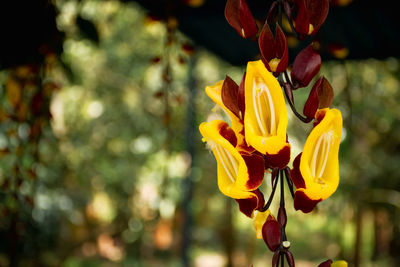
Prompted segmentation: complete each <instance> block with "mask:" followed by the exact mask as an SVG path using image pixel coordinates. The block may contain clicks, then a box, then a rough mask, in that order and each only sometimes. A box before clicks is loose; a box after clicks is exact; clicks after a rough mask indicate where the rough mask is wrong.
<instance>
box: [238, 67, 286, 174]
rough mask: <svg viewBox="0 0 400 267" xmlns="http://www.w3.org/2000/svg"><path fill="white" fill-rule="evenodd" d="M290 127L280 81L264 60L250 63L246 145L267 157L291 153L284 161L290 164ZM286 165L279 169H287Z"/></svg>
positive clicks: (246, 98) (246, 83)
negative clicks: (288, 135)
mask: <svg viewBox="0 0 400 267" xmlns="http://www.w3.org/2000/svg"><path fill="white" fill-rule="evenodd" d="M287 124H288V116H287V110H286V105H285V99H284V96H283V93H282V89H281V87H280V85H279V83H278V81H277V80H276V78H275V77H274V76H273V75H272V74H271V73H270V72H268V70H267V69H266V68H265V66H264V64H263V62H262V61H261V60H259V61H253V62H249V63H248V64H247V74H246V80H245V114H244V125H245V133H246V141H247V143H248V144H249V145H251V146H252V147H254V148H255V149H256V150H257V151H259V152H261V153H262V154H266V155H267V156H268V155H278V154H279V153H281V152H282V151H285V152H286V153H285V154H288V153H287V151H289V155H285V160H286V161H289V159H288V158H289V157H290V145H289V144H288V143H287V142H286V128H287ZM267 159H268V157H267ZM285 160H284V161H285ZM286 164H287V162H286ZM286 164H280V165H284V166H281V167H285V166H286ZM274 165H276V164H274ZM273 167H276V166H273Z"/></svg>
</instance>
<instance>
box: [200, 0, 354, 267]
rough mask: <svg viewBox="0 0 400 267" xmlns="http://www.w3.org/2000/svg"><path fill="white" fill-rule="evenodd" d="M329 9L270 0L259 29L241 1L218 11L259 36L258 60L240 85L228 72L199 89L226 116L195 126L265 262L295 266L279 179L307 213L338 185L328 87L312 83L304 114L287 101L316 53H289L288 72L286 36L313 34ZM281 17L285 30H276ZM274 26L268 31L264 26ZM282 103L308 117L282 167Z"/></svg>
mask: <svg viewBox="0 0 400 267" xmlns="http://www.w3.org/2000/svg"><path fill="white" fill-rule="evenodd" d="M328 10H329V0H294V1H289V0H276V1H273V2H272V3H271V6H270V10H269V11H268V15H267V19H266V21H265V24H264V26H263V27H262V29H261V30H257V24H256V23H255V19H254V17H253V15H252V13H251V10H250V9H249V7H248V6H247V3H246V1H245V0H228V1H227V3H226V8H225V16H226V19H227V21H228V23H229V24H230V25H231V26H232V27H233V28H234V29H235V30H236V31H237V32H238V34H239V35H240V36H241V37H242V38H249V39H251V40H253V41H257V40H258V44H259V48H260V54H261V60H258V61H253V62H248V64H247V69H246V72H245V73H244V75H243V79H242V81H241V83H240V85H237V84H236V83H235V82H234V81H233V80H232V79H231V78H230V77H229V76H227V77H226V78H225V80H224V81H220V82H218V83H217V84H215V85H214V86H208V87H206V93H207V95H208V96H209V97H210V98H211V99H212V100H213V101H214V102H215V103H216V104H217V105H219V106H220V107H221V108H222V109H223V110H224V111H225V112H226V114H227V115H228V116H229V117H230V119H231V124H228V123H227V122H224V121H221V120H214V121H210V122H203V123H202V124H201V125H200V132H201V134H202V135H203V141H204V142H207V143H208V145H209V147H210V148H211V150H212V151H213V153H214V156H215V158H216V160H217V168H218V186H219V189H220V191H221V192H222V193H223V194H225V195H226V196H228V197H231V198H234V199H235V200H236V201H237V202H238V204H239V209H240V211H241V212H242V213H244V214H245V215H246V216H248V217H250V218H253V217H255V219H254V226H255V228H256V231H257V238H259V239H261V238H263V239H264V242H265V244H266V245H267V247H268V249H269V250H271V252H273V257H272V266H274V267H275V266H279V265H280V266H285V262H287V264H288V266H290V267H292V266H293V267H294V266H295V260H294V257H293V254H292V253H291V251H290V247H291V242H290V241H289V240H288V237H287V235H286V225H287V220H288V218H287V215H286V206H285V204H286V203H285V183H286V185H287V186H288V189H289V193H290V195H291V196H292V198H293V204H294V208H295V209H296V210H301V211H302V212H304V213H309V212H311V211H312V210H313V209H314V207H315V206H316V205H317V204H318V203H319V202H321V201H323V200H325V199H327V198H329V197H330V196H331V195H332V194H333V193H334V192H335V191H336V189H337V187H338V184H339V160H338V153H339V146H340V139H341V131H342V116H341V113H340V111H339V110H337V109H335V108H330V106H331V104H332V100H333V89H332V87H331V85H330V83H329V82H328V80H327V79H326V78H325V77H323V76H321V77H320V78H319V79H317V81H315V83H314V84H313V86H312V88H311V90H310V93H309V97H308V99H307V101H306V103H305V105H304V109H303V115H302V114H300V112H298V111H297V109H296V107H295V105H294V94H293V91H295V90H297V89H299V88H305V87H307V86H308V85H309V84H310V82H311V81H312V80H313V79H314V78H315V76H316V75H317V73H318V72H319V70H320V67H321V57H320V55H319V54H318V51H317V50H316V49H315V48H314V45H313V43H311V44H309V45H308V46H306V48H304V49H303V50H302V51H301V52H300V53H299V54H298V55H297V56H296V58H295V60H294V62H293V64H292V67H291V71H290V75H289V73H288V71H287V69H288V67H289V62H288V47H287V42H286V35H287V34H291V35H293V36H295V37H296V38H298V39H299V40H303V39H304V38H305V37H306V36H307V35H310V36H314V35H315V34H316V32H317V31H318V30H319V29H320V27H321V26H322V24H323V22H324V21H325V18H326V16H327V14H328ZM283 15H285V16H286V18H287V19H288V22H289V25H290V27H291V29H292V30H291V32H288V33H286V34H285V33H284V31H283V30H282V28H283V27H282V18H283ZM271 25H275V35H274V33H273V32H272V31H271ZM285 100H286V102H287V103H288V104H289V106H290V108H291V110H292V112H293V113H294V115H295V116H296V117H297V118H298V119H299V120H300V121H301V122H304V123H309V122H313V126H314V128H313V129H312V131H311V133H310V135H309V137H308V138H307V141H306V143H305V145H304V150H303V152H302V153H300V154H299V155H298V156H297V157H296V158H295V159H294V161H293V167H292V168H290V167H289V166H288V164H289V161H290V158H291V155H290V152H291V145H290V142H289V139H288V136H287V133H286V128H287V124H288V115H287V108H286V104H285ZM265 172H267V173H270V174H271V176H270V177H271V187H272V190H271V193H270V194H269V196H268V198H267V199H266V201H265V199H264V195H263V193H262V192H261V190H260V189H259V187H260V185H261V183H262V181H263V179H264V174H265ZM278 183H279V185H280V189H279V190H280V200H279V208H278V212H277V215H276V217H275V216H274V215H273V214H272V213H271V211H270V210H269V208H270V205H271V203H272V202H273V200H274V197H275V193H276V191H277V188H278ZM319 266H321V267H329V266H341V267H345V266H347V263H346V262H344V261H338V262H332V260H327V261H324V262H323V263H321V264H320V265H319Z"/></svg>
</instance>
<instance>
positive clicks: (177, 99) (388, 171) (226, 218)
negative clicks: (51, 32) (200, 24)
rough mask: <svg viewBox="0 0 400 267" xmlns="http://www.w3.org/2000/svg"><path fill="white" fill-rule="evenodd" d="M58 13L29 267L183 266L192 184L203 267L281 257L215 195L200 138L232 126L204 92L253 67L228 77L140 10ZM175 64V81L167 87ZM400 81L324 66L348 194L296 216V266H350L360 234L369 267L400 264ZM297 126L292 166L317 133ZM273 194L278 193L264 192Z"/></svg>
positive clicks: (302, 94) (372, 68) (2, 225)
mask: <svg viewBox="0 0 400 267" xmlns="http://www.w3.org/2000/svg"><path fill="white" fill-rule="evenodd" d="M55 3H56V6H57V8H58V9H59V12H60V13H59V15H58V17H57V27H58V29H59V30H60V31H63V32H65V34H66V35H65V36H66V39H65V41H64V47H63V50H64V52H63V54H62V55H61V61H60V62H59V63H58V64H56V65H54V66H52V70H51V72H50V74H49V77H47V78H50V77H51V79H52V80H54V81H56V82H57V84H58V85H59V86H60V87H61V89H60V90H57V91H55V92H54V93H53V95H52V99H51V103H50V106H49V107H50V111H51V114H52V119H51V120H50V123H51V127H50V126H49V127H48V128H45V130H44V134H43V136H42V138H41V141H40V143H39V148H38V149H39V155H40V158H39V159H38V160H37V162H35V164H34V165H33V168H34V169H35V172H36V173H37V180H36V182H35V184H34V190H33V191H32V193H30V194H31V196H32V198H33V199H34V203H35V204H34V206H33V207H31V206H29V205H26V204H25V203H24V202H21V203H20V204H19V206H18V207H19V210H18V211H17V214H18V215H19V220H20V223H19V224H18V225H19V227H20V228H18V233H19V234H18V236H19V237H18V239H19V240H18V242H19V247H18V258H19V262H20V266H71V267H72V266H179V265H180V246H181V241H182V238H183V236H182V227H183V222H182V220H183V219H182V218H183V213H184V212H185V211H184V210H183V209H182V201H183V198H182V196H183V194H184V188H183V181H184V180H185V179H188V178H187V177H188V175H189V174H191V179H193V182H194V188H193V190H194V191H193V199H192V201H191V203H190V205H189V207H190V210H191V213H192V215H193V220H192V228H191V232H190V235H191V237H192V246H191V248H190V258H191V262H192V264H193V265H194V266H223V265H224V264H226V262H227V259H226V253H227V251H228V252H229V246H233V254H232V257H233V259H234V261H233V262H234V266H249V265H251V264H252V263H254V266H268V263H269V262H270V259H269V257H270V256H271V255H270V254H269V253H268V251H267V249H266V246H265V244H264V243H263V241H261V240H256V239H255V230H254V229H253V225H252V224H253V222H252V221H251V220H249V219H248V218H246V217H245V216H244V215H243V214H241V213H239V212H238V209H237V205H236V203H235V202H234V201H233V200H231V199H227V198H226V197H225V196H223V195H222V194H221V193H219V192H218V188H217V182H216V164H215V160H214V158H213V157H212V155H211V153H209V151H208V150H207V149H206V148H205V146H204V145H203V144H202V142H201V139H200V137H199V134H197V125H199V124H200V122H202V121H204V120H207V117H208V116H224V115H223V114H222V112H221V110H217V111H216V112H212V111H211V109H212V108H213V106H214V105H213V104H212V101H211V100H210V99H208V98H207V97H206V95H205V93H204V91H203V88H204V87H205V86H206V85H210V84H214V83H215V82H217V81H218V80H221V79H223V78H224V77H225V75H226V74H229V75H230V76H231V77H232V78H233V79H234V80H236V81H237V82H239V81H240V79H241V75H242V72H243V70H244V67H233V66H230V65H228V64H226V63H225V62H222V61H221V60H220V59H218V58H217V57H216V56H215V55H211V54H209V53H208V52H207V51H204V50H202V49H201V48H196V51H195V53H194V54H193V55H190V54H188V53H187V52H185V51H183V50H182V46H181V44H183V43H187V42H189V41H190V40H187V39H186V37H185V36H183V35H181V34H180V33H179V32H175V33H174V39H173V43H170V44H169V45H168V46H167V48H166V46H165V44H166V39H167V37H168V31H167V30H166V27H165V25H164V24H163V23H162V22H159V21H154V20H150V19H149V18H148V17H147V16H146V13H145V11H144V10H142V9H141V8H140V7H139V6H138V5H137V4H134V3H124V2H119V1H111V0H108V1H95V0H86V1H61V0H60V1H55ZM83 37H87V38H83ZM158 58H160V61H159V60H158ZM167 62H168V64H170V67H171V73H170V75H171V79H172V80H171V82H166V80H165V77H164V78H163V73H164V71H165V67H166V64H167ZM399 72H400V68H399V61H398V60H397V59H393V58H389V59H387V60H385V61H377V60H373V59H370V60H365V61H361V62H347V61H343V62H324V63H323V69H322V70H321V73H322V74H324V75H326V77H327V78H328V80H329V81H330V82H331V83H332V85H333V87H334V90H335V94H336V98H335V102H334V106H336V107H338V108H339V109H340V110H341V111H342V113H343V115H344V120H345V125H344V133H343V142H342V145H341V153H340V164H341V169H340V171H341V184H340V187H339V189H338V191H337V192H336V193H335V194H334V196H333V197H331V198H330V199H329V200H327V201H324V202H323V203H321V205H319V207H318V210H317V211H315V212H313V213H312V214H306V215H305V214H302V213H300V212H295V211H294V210H292V209H290V207H289V211H288V217H289V222H288V226H287V234H288V237H289V240H290V241H291V243H292V247H291V248H292V251H293V253H294V255H295V258H296V263H297V264H298V266H315V264H316V263H317V262H321V261H322V260H324V259H326V258H334V259H345V260H348V261H349V262H352V259H353V255H354V250H355V243H356V239H357V234H356V233H357V229H361V230H360V233H361V234H360V237H361V239H360V240H361V241H360V242H361V243H360V249H361V250H360V251H361V262H362V265H361V266H394V264H396V263H395V262H397V264H398V261H399V258H398V255H397V258H395V256H396V251H398V250H399V247H400V244H399V241H398V240H399V239H398V237H399V234H400V229H399V224H398V222H399V208H400V191H399V188H400V179H399V178H400V177H399V167H398V162H399V156H400V146H399V143H400V142H399V138H400V134H399V133H400V125H399V117H400V105H399V104H398V99H399V94H400V92H399V89H400V86H399V77H400V76H399ZM9 75H10V71H9V70H5V71H3V72H2V73H1V74H0V79H1V90H0V92H1V96H2V98H1V105H2V109H4V106H7V105H9V104H8V103H7V101H9V100H7V99H6V98H4V97H3V96H5V94H6V81H7V78H8V77H9ZM191 77H193V78H192V79H194V81H195V90H197V94H196V98H195V104H194V106H193V107H191V108H192V109H194V110H195V114H196V116H195V125H196V126H195V128H193V129H192V131H193V133H194V134H195V136H196V142H195V152H196V154H195V157H194V161H193V163H192V162H191V155H190V154H188V152H187V148H186V146H185V142H186V138H187V136H186V133H187V132H186V128H187V125H186V123H187V121H186V117H187V110H188V107H187V103H188V98H189V97H190V95H189V90H188V86H192V85H191V84H190V79H191ZM167 85H168V91H167V92H166V91H165V90H164V89H165V86H167ZM166 93H167V94H168V95H167V97H168V106H166V103H165V99H166V98H165V97H166V96H165V94H166ZM307 95H308V91H307V90H306V89H302V90H299V91H296V92H295V98H296V104H297V105H298V106H299V107H298V108H299V109H300V108H302V107H301V106H300V105H301V103H304V101H305V99H306V97H307ZM167 111H168V112H169V113H170V114H169V116H167V117H166V116H165V115H166V112H167ZM0 115H1V114H0ZM289 120H290V125H289V138H290V142H291V143H292V145H293V150H292V158H294V156H295V155H297V154H298V153H299V152H300V151H301V150H302V146H303V144H304V141H305V138H306V136H307V133H308V132H309V131H310V130H311V126H310V125H306V126H304V125H300V124H299V123H298V122H297V121H296V119H295V118H294V117H292V116H290V118H289ZM7 123H8V124H5V123H2V124H1V126H0V129H1V133H0V134H1V135H0V149H3V148H6V147H7V146H9V145H12V142H11V141H7V139H6V136H5V134H6V129H7V127H16V128H18V127H19V128H21V127H24V126H23V125H22V124H21V123H20V122H7ZM12 123H15V125H14V124H13V125H9V124H12ZM21 131H22V130H21ZM20 135H21V133H20ZM22 135H23V133H22ZM9 142H11V143H9ZM26 157H29V155H27V156H26ZM15 160H17V159H16V158H15V155H9V154H4V155H1V156H0V181H2V182H3V181H4V179H5V177H7V176H8V174H7V172H8V171H9V170H10V167H9V166H8V165H7V164H9V163H7V162H11V163H12V162H14V161H15ZM22 160H28V161H29V159H25V158H22ZM11 163H10V164H11ZM27 164H28V165H29V164H31V165H32V164H33V163H32V162H28V163H27ZM11 165H12V164H11ZM29 166H30V165H29ZM26 179H27V178H26ZM266 180H268V179H266ZM262 187H263V190H264V192H269V191H270V190H271V189H270V186H269V184H268V183H267V182H265V184H264V185H263V186H262ZM21 190H22V189H21ZM17 193H18V194H23V192H22V193H21V192H17ZM0 195H1V199H2V207H6V206H7V205H9V204H7V203H6V201H7V199H8V198H9V196H10V195H11V193H10V192H9V191H7V190H3V191H2V192H1V194H0ZM28 195H29V194H28ZM287 201H288V203H289V201H290V200H289V199H287ZM272 209H275V210H276V206H273V207H272ZM231 217H232V220H230V218H231ZM10 218H11V217H7V216H6V217H4V216H3V218H1V219H0V233H1V237H2V238H8V231H9V228H8V227H9V226H10V220H11V219H10ZM357 218H358V221H360V220H361V222H362V223H361V225H362V227H361V228H360V225H358V226H357ZM230 224H232V226H231V227H232V229H230V226H229V225H230ZM0 248H1V250H0V266H3V265H4V266H7V265H9V264H10V260H9V254H8V253H9V252H8V250H9V247H7V244H6V243H4V245H1V246H0ZM395 260H397V261H395Z"/></svg>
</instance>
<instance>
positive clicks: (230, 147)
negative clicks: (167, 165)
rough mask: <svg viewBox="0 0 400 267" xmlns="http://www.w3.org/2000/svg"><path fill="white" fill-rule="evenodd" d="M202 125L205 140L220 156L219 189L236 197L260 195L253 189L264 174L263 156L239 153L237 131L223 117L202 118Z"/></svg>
mask: <svg viewBox="0 0 400 267" xmlns="http://www.w3.org/2000/svg"><path fill="white" fill-rule="evenodd" d="M199 128H200V132H201V134H202V135H203V141H206V142H207V143H208V145H209V146H210V148H211V150H212V152H213V154H214V156H215V158H216V160H217V173H218V187H219V189H220V191H221V192H222V193H223V194H224V195H226V196H229V197H232V198H235V199H250V198H257V199H258V196H257V195H256V194H255V193H254V192H251V191H253V190H256V189H257V188H258V187H259V186H260V185H261V183H262V180H263V178H264V159H263V157H262V156H260V155H258V154H247V153H243V154H240V153H239V151H238V150H236V149H235V146H236V144H237V139H236V136H235V133H234V131H233V130H232V129H231V128H229V125H228V124H227V123H226V122H224V121H221V120H213V121H210V122H203V123H202V124H200V127H199Z"/></svg>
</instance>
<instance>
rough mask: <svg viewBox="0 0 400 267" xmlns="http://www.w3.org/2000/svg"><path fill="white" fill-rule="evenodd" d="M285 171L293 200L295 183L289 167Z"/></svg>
mask: <svg viewBox="0 0 400 267" xmlns="http://www.w3.org/2000/svg"><path fill="white" fill-rule="evenodd" d="M284 171H285V176H286V182H287V184H288V187H289V191H290V194H291V195H292V198H294V190H293V182H292V177H291V175H290V169H289V167H286V168H285V170H284Z"/></svg>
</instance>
